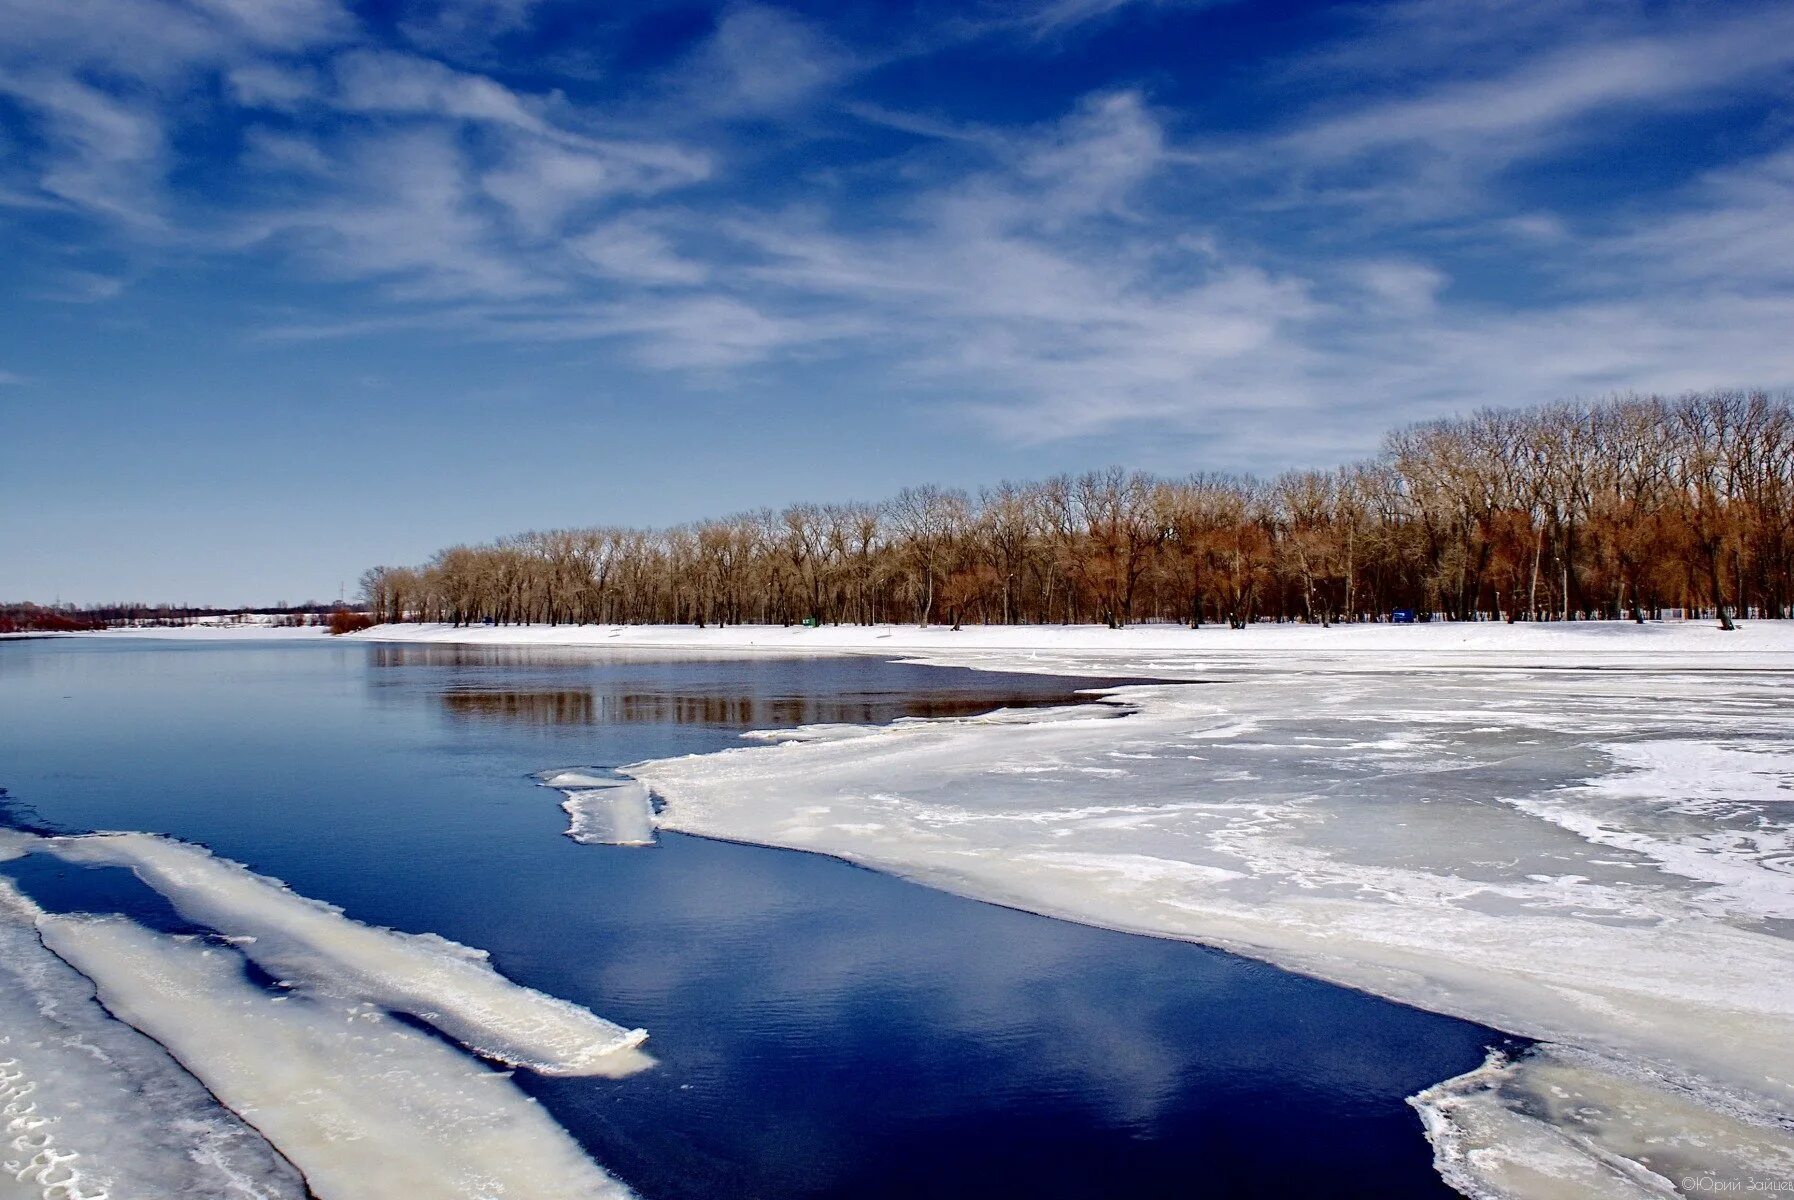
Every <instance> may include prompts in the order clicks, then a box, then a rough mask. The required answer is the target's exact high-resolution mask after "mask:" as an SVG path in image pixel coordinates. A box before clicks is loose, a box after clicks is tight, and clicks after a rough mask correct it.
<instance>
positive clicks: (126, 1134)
mask: <svg viewBox="0 0 1794 1200" xmlns="http://www.w3.org/2000/svg"><path fill="white" fill-rule="evenodd" d="M43 915H44V914H43V911H42V910H41V909H39V908H38V907H37V906H36V905H35V904H33V903H32V902H31V901H30V900H28V899H26V898H25V897H23V896H21V895H20V894H19V893H18V891H17V890H16V889H15V888H14V887H13V886H12V884H11V883H10V882H9V881H6V880H0V1196H6V1197H13V1196H20V1197H26V1196H28V1197H32V1198H33V1200H100V1198H101V1197H111V1198H112V1200H126V1198H127V1197H129V1198H131V1200H198V1198H205V1200H214V1198H215V1200H289V1198H290V1200H301V1198H303V1197H305V1196H306V1195H307V1192H306V1189H305V1182H304V1180H303V1179H302V1178H301V1177H300V1175H299V1172H298V1171H296V1170H294V1169H293V1167H292V1165H291V1164H290V1163H288V1162H287V1161H286V1160H285V1159H284V1158H282V1157H281V1156H280V1155H279V1154H278V1153H277V1152H276V1151H275V1150H274V1148H273V1147H271V1146H270V1145H268V1143H267V1142H266V1141H265V1140H263V1138H262V1136H261V1135H260V1134H258V1133H257V1132H256V1131H255V1130H253V1129H251V1128H249V1127H248V1126H247V1125H245V1124H244V1123H243V1122H242V1121H241V1120H239V1119H238V1118H237V1116H236V1115H235V1114H233V1113H231V1112H229V1111H228V1110H226V1109H225V1108H223V1107H222V1106H221V1105H220V1104H219V1103H218V1102H217V1100H215V1099H214V1098H213V1097H212V1095H211V1094H210V1093H208V1092H207V1091H206V1089H205V1088H203V1087H201V1086H200V1084H199V1083H198V1082H197V1081H196V1080H195V1079H194V1078H193V1077H192V1076H191V1075H189V1074H188V1073H187V1072H186V1071H185V1070H183V1069H182V1068H181V1066H180V1064H179V1063H176V1062H175V1061H174V1060H173V1059H171V1058H170V1057H169V1056H168V1054H167V1053H166V1052H165V1051H164V1050H163V1049H162V1047H160V1046H158V1045H157V1044H156V1043H154V1042H152V1041H150V1040H149V1039H148V1038H146V1037H144V1036H143V1035H142V1034H140V1033H138V1032H137V1031H135V1030H134V1029H132V1028H130V1027H129V1026H127V1025H124V1024H121V1023H120V1022H118V1021H116V1020H114V1019H113V1018H112V1017H111V1016H110V1015H109V1014H107V1012H106V1011H105V1010H104V1009H102V1008H101V1007H100V1006H99V1004H98V1003H96V1002H95V1000H94V992H93V986H92V985H91V984H90V983H89V982H88V980H87V979H86V978H84V977H83V976H82V975H80V974H79V973H77V972H76V971H75V970H74V969H73V968H71V967H69V966H68V965H67V964H66V963H64V962H63V961H62V960H61V959H59V958H57V957H56V956H55V955H54V954H52V953H51V952H50V951H49V950H48V949H46V948H45V947H44V946H43V944H42V943H41V942H40V941H39V940H38V933H37V922H38V920H39V919H40V918H41V917H43Z"/></svg>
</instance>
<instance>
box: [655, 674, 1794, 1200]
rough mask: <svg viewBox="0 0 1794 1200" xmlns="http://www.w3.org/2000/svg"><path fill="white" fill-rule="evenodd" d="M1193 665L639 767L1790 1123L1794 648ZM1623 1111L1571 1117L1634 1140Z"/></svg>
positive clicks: (713, 814)
mask: <svg viewBox="0 0 1794 1200" xmlns="http://www.w3.org/2000/svg"><path fill="white" fill-rule="evenodd" d="M1068 657H1069V656H1068ZM984 665H995V664H993V663H990V662H988V661H987V662H985V664H984ZM1067 665H1068V662H1067V659H1066V658H1061V659H1060V660H1059V662H1058V664H1057V666H1058V669H1066V666H1067ZM1069 665H1075V664H1069ZM1114 667H1115V663H1114V662H1113V661H1112V660H1111V659H1109V658H1106V657H1105V658H1103V659H1102V660H1101V661H1100V662H1097V661H1086V662H1084V663H1083V668H1084V669H1085V670H1087V671H1095V670H1098V669H1101V670H1113V669H1114ZM1155 669H1159V670H1165V669H1166V668H1165V667H1164V665H1163V664H1160V665H1158V666H1157V667H1156V668H1155ZM1178 670H1180V671H1184V672H1188V673H1189V674H1191V675H1199V676H1202V677H1207V678H1211V679H1215V680H1217V682H1212V683H1205V684H1191V685H1155V686H1141V687H1129V688H1124V689H1118V690H1116V691H1115V692H1114V693H1113V694H1112V695H1111V696H1110V697H1109V704H1108V705H1104V706H1099V707H1105V708H1115V709H1119V708H1125V709H1127V710H1129V711H1130V715H1127V716H1125V717H1123V718H1122V719H1120V720H1115V721H1093V720H1089V719H1085V717H1086V716H1087V715H1088V713H1089V709H1088V708H1087V709H1085V710H1084V714H1085V716H1079V717H1074V716H1072V715H1071V713H1072V712H1076V711H1077V710H1071V712H1066V713H1064V714H1063V715H1060V714H1058V713H1055V712H1054V711H1053V710H1048V711H1047V712H1045V713H1042V714H1034V716H1033V718H1032V719H1031V720H1028V721H1025V722H1016V721H1002V722H988V721H977V720H940V721H910V722H903V723H899V724H897V725H893V726H890V727H886V728H883V729H879V730H875V731H866V732H863V733H862V734H861V735H860V736H855V737H838V736H834V737H827V738H822V739H809V740H806V739H801V738H800V739H796V740H791V739H787V740H781V741H778V742H776V743H773V744H766V745H756V746H748V747H743V748H741V749H737V750H730V751H726V752H723V753H721V754H713V755H707V756H694V757H687V758H681V759H671V760H664V761H658V762H651V763H643V764H637V765H635V766H632V767H630V768H627V769H626V771H627V773H629V774H631V775H633V776H635V777H636V778H638V779H640V780H642V782H643V783H645V784H646V785H648V786H649V787H650V788H651V789H652V791H653V792H654V794H655V795H656V796H658V797H659V798H661V800H662V801H663V802H664V809H663V811H662V812H661V813H660V814H659V816H658V817H657V821H658V823H659V824H660V825H661V826H662V827H663V828H668V829H677V830H682V831H686V832H691V833H698V834H704V835H709V836H717V837H725V838H731V839H736V840H745V841H755V842H761V843H765V844H770V845H778V846H786V847H792V848H796V849H804V850H811V851H816V852H820V853H826V854H831V855H836V856H839V857H842V858H846V859H849V860H851V861H854V862H859V863H864V864H866V865H870V866H874V867H878V868H881V869H885V870H888V871H891V872H894V873H897V874H902V875H905V876H908V877H911V878H915V879H918V880H920V881H923V882H928V883H932V884H935V885H937V886H941V887H944V888H948V889H950V890H955V891H958V892H961V893H963V894H967V895H972V896H976V897H980V898H984V899H989V900H993V901H997V902H1000V903H1005V904H1010V905H1014V906H1017V907H1022V908H1028V909H1032V910H1035V911H1039V912H1046V913H1051V914H1057V915H1063V916H1068V917H1072V918H1075V919H1078V920H1083V921H1090V922H1094V923H1098V924H1103V925H1108V926H1113V927H1117V928H1123V929H1131V930H1137V931H1141V932H1146V933H1153V934H1159V935H1167V936H1176V937H1187V938H1192V939H1196V940H1201V941H1204V942H1208V943H1211V944H1217V945H1221V946H1225V947H1228V948H1231V949H1235V950H1238V951H1240V952H1243V953H1247V954H1252V955H1255V956H1258V957H1261V958H1264V959H1267V960H1269V961H1272V962H1275V963H1278V964H1280V965H1283V966H1286V967H1289V968H1292V969H1296V970H1300V971H1304V972H1308V973H1311V974H1314V975H1318V976H1320V977H1323V978H1326V979H1330V980H1333V981H1335V982H1339V983H1343V984H1347V985H1350V986H1355V987H1360V988H1363V989H1366V990H1370V991H1374V992H1377V993H1379V994H1382V995H1385V996H1389V997H1392V998H1395V999H1398V1000H1402V1001H1405V1002H1409V1003H1414V1004H1417V1005H1419V1006H1422V1007H1426V1008H1429V1009H1433V1010H1435V1011H1441V1012H1447V1013H1452V1014H1456V1015H1460V1016H1464V1017H1467V1018H1470V1019H1473V1020H1479V1021H1483V1022H1486V1023H1488V1024H1491V1025H1494V1026H1496V1027H1499V1028H1503V1029H1507V1030H1510V1031H1512V1032H1515V1033H1519V1034H1524V1035H1528V1036H1532V1037H1538V1038H1544V1039H1547V1040H1550V1041H1552V1042H1555V1043H1558V1044H1561V1045H1564V1046H1566V1047H1571V1048H1578V1049H1579V1050H1580V1051H1583V1052H1589V1053H1593V1054H1595V1055H1596V1056H1597V1058H1598V1060H1599V1061H1601V1062H1603V1063H1608V1064H1624V1065H1626V1066H1627V1069H1626V1070H1624V1071H1621V1070H1618V1069H1615V1070H1613V1071H1609V1072H1608V1073H1607V1075H1606V1076H1605V1077H1606V1078H1608V1079H1610V1080H1611V1081H1613V1082H1611V1083H1607V1084H1603V1086H1604V1087H1611V1088H1612V1089H1614V1090H1615V1094H1616V1095H1617V1094H1621V1093H1625V1092H1626V1091H1627V1090H1628V1089H1632V1090H1633V1091H1634V1092H1635V1094H1634V1095H1633V1096H1632V1099H1631V1100H1630V1101H1628V1103H1632V1104H1635V1105H1636V1106H1637V1107H1638V1108H1639V1109H1640V1110H1641V1111H1648V1110H1651V1109H1652V1108H1653V1106H1655V1105H1656V1100H1655V1099H1654V1098H1653V1097H1655V1095H1656V1092H1657V1090H1660V1088H1661V1086H1669V1087H1672V1088H1674V1089H1678V1091H1677V1094H1678V1095H1681V1096H1683V1097H1687V1098H1690V1099H1689V1100H1688V1103H1690V1104H1695V1105H1707V1106H1710V1107H1711V1108H1712V1111H1719V1108H1720V1106H1721V1105H1722V1102H1723V1105H1724V1106H1725V1108H1726V1111H1728V1112H1734V1113H1743V1114H1745V1119H1746V1120H1747V1123H1748V1122H1749V1121H1756V1122H1760V1123H1767V1124H1765V1125H1764V1128H1765V1130H1766V1132H1765V1133H1764V1137H1765V1138H1766V1139H1767V1144H1770V1145H1773V1146H1776V1147H1780V1148H1785V1147H1787V1146H1788V1145H1789V1144H1790V1141H1789V1138H1790V1132H1789V1130H1790V1125H1789V1122H1790V1121H1791V1120H1794V945H1791V944H1790V942H1789V941H1788V940H1787V939H1786V938H1785V937H1784V936H1782V933H1784V932H1785V930H1786V926H1785V924H1784V923H1782V921H1781V918H1782V917H1784V916H1785V915H1787V913H1788V911H1789V894H1790V888H1789V879H1788V876H1787V874H1786V867H1787V858H1786V856H1785V854H1783V853H1782V849H1781V848H1782V847H1785V845H1786V844H1787V842H1786V839H1787V838H1788V836H1789V828H1790V821H1794V806H1791V805H1788V804H1786V803H1785V802H1783V800H1784V798H1783V794H1782V792H1781V789H1780V785H1779V783H1777V782H1775V781H1776V780H1778V779H1780V778H1782V772H1783V771H1784V770H1785V763H1786V756H1787V755H1788V753H1789V749H1790V747H1791V746H1794V716H1790V715H1788V714H1794V679H1791V678H1790V677H1789V676H1787V675H1782V674H1776V673H1771V672H1762V673H1758V672H1752V671H1740V670H1736V669H1733V670H1713V669H1708V668H1705V667H1703V668H1701V669H1696V670H1675V669H1664V667H1663V666H1662V665H1661V664H1660V666H1659V668H1658V669H1656V670H1640V669H1629V670H1625V671H1584V672H1564V671H1560V670H1516V669H1504V670H1486V669H1480V668H1479V669H1452V670H1446V669H1437V670H1429V671H1427V672H1425V673H1420V674H1414V673H1390V672H1387V671H1384V672H1377V671H1373V670H1369V669H1358V670H1354V671H1351V672H1347V673H1340V672H1336V671H1333V670H1331V669H1327V670H1305V669H1304V670H1299V669H1292V668H1290V667H1289V666H1288V665H1287V664H1278V665H1277V666H1266V665H1263V664H1260V665H1257V666H1255V665H1253V664H1251V663H1246V662H1241V661H1238V660H1232V661H1229V662H1227V663H1224V664H1217V663H1213V662H1208V663H1196V662H1186V663H1184V664H1182V665H1181V666H1180V667H1179V668H1178ZM1691 697H1698V700H1691V699H1690V698H1691ZM1696 746H1698V747H1704V748H1708V749H1709V750H1710V749H1711V748H1713V747H1718V748H1719V749H1720V750H1721V751H1723V753H1720V754H1718V755H1717V756H1715V755H1714V754H1711V753H1709V754H1707V757H1705V758H1700V757H1698V756H1697V757H1695V758H1692V759H1691V758H1690V757H1689V756H1690V754H1691V753H1692V751H1691V750H1690V747H1696ZM1722 761H1723V764H1724V766H1725V770H1724V772H1720V771H1718V770H1716V766H1717V764H1719V763H1720V762H1722ZM1669 762H1675V763H1683V764H1687V763H1693V766H1691V767H1687V768H1686V769H1687V770H1690V771H1694V772H1697V773H1699V774H1700V776H1701V778H1702V779H1703V780H1704V781H1705V782H1704V784H1703V786H1704V787H1705V788H1706V791H1704V792H1697V794H1695V795H1693V796H1692V797H1691V796H1689V795H1687V794H1685V789H1683V788H1682V787H1681V785H1680V784H1679V783H1677V782H1676V779H1679V778H1680V776H1675V777H1671V776H1666V775H1663V774H1662V771H1663V770H1664V769H1665V768H1664V767H1663V764H1665V763H1669ZM1641 764H1642V765H1641ZM1679 769H1681V768H1679ZM1652 771H1657V772H1658V774H1657V775H1652V773H1651V772H1652ZM1653 789H1655V790H1654V791H1653ZM1641 792H1644V793H1649V794H1647V795H1644V796H1643V797H1642V798H1641V795H1640V793H1641ZM1578 814H1581V815H1583V816H1587V817H1588V818H1589V819H1588V820H1587V821H1584V820H1582V819H1580V817H1579V816H1578ZM1622 815H1623V817H1624V820H1623V821H1621V820H1619V816H1622ZM1646 1080H1648V1081H1651V1082H1648V1083H1647V1082H1640V1081H1646ZM1498 1123H1499V1122H1497V1121H1495V1120H1494V1119H1493V1118H1491V1120H1490V1121H1489V1122H1486V1123H1485V1124H1484V1126H1482V1127H1484V1128H1487V1129H1491V1130H1493V1129H1494V1128H1495V1127H1496V1125H1497V1124H1498ZM1548 1123H1549V1122H1548ZM1616 1128H1617V1127H1616ZM1509 1132H1513V1130H1511V1129H1510V1130H1509ZM1610 1133H1611V1130H1610V1131H1608V1132H1605V1133H1604V1132H1602V1131H1600V1130H1595V1131H1593V1132H1590V1131H1587V1130H1585V1131H1583V1137H1582V1140H1581V1141H1576V1140H1574V1139H1572V1140H1571V1141H1568V1142H1564V1143H1563V1145H1562V1146H1561V1147H1560V1149H1561V1150H1562V1152H1563V1153H1566V1154H1576V1155H1581V1156H1582V1158H1583V1159H1586V1160H1588V1162H1599V1161H1600V1157H1599V1155H1598V1154H1594V1153H1593V1151H1592V1150H1591V1147H1599V1148H1600V1152H1601V1153H1603V1154H1608V1153H1610V1154H1616V1155H1619V1156H1621V1157H1624V1155H1625V1154H1626V1150H1625V1148H1624V1147H1621V1146H1604V1145H1603V1144H1602V1139H1603V1138H1604V1137H1607V1136H1609V1134H1610ZM1464 1140H1467V1139H1466V1138H1461V1139H1460V1141H1464ZM1778 1152H1779V1151H1778ZM1486 1159H1487V1156H1477V1155H1469V1156H1468V1157H1466V1158H1465V1159H1464V1161H1465V1162H1467V1163H1472V1164H1474V1163H1478V1162H1483V1161H1485V1160H1486ZM1584 1165H1586V1163H1585V1164H1584ZM1603 1171H1606V1168H1605V1167H1604V1168H1603ZM1607 1173H1608V1174H1611V1172H1610V1171H1609V1172H1607ZM1491 1194H1496V1193H1493V1192H1492V1193H1491Z"/></svg>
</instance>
